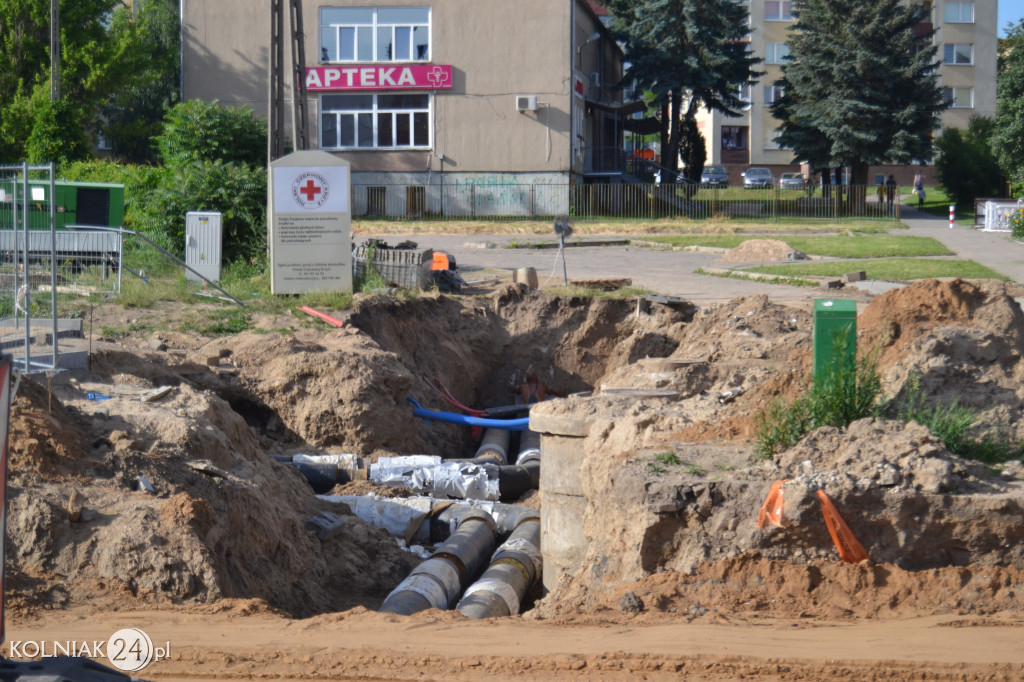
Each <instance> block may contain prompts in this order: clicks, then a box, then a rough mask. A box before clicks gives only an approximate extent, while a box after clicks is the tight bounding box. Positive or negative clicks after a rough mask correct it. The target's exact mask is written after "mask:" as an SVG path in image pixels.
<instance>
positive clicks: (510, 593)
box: [456, 510, 543, 618]
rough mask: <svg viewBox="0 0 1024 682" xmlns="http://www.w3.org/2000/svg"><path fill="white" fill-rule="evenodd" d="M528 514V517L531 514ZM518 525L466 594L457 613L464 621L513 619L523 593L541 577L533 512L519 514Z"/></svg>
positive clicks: (537, 526)
mask: <svg viewBox="0 0 1024 682" xmlns="http://www.w3.org/2000/svg"><path fill="white" fill-rule="evenodd" d="M531 512H532V513H531ZM516 521H517V522H518V525H517V526H516V529H515V530H514V531H513V532H512V535H510V536H509V539H508V540H507V541H506V542H505V543H504V544H503V545H502V546H501V547H499V548H498V551H497V552H495V553H494V556H493V557H492V558H491V563H490V566H488V568H487V570H486V571H484V574H483V575H482V576H480V580H478V581H477V582H475V583H473V584H472V585H470V586H469V588H468V589H467V590H466V593H465V595H464V596H463V597H462V600H461V601H460V602H459V604H458V606H457V607H456V608H458V610H459V613H461V614H462V615H464V616H466V617H467V618H495V617H500V616H509V615H513V616H514V615H516V614H518V613H519V607H520V605H521V603H522V600H523V597H524V596H526V593H527V591H528V590H529V589H530V587H531V586H532V585H533V584H534V583H535V582H536V581H537V579H538V578H539V577H540V575H541V569H542V565H543V564H542V559H541V553H540V517H539V514H538V513H537V512H536V511H534V510H529V511H527V512H520V514H519V515H518V516H517V519H516Z"/></svg>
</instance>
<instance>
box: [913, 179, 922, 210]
mask: <svg viewBox="0 0 1024 682" xmlns="http://www.w3.org/2000/svg"><path fill="white" fill-rule="evenodd" d="M914 194H916V195H917V207H918V208H922V207H923V206H924V175H922V174H921V171H917V175H915V176H914Z"/></svg>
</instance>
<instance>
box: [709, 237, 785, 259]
mask: <svg viewBox="0 0 1024 682" xmlns="http://www.w3.org/2000/svg"><path fill="white" fill-rule="evenodd" d="M794 251H795V249H794V248H793V247H792V246H790V245H789V244H787V243H786V242H784V241H782V240H780V239H748V240H747V241H745V242H743V243H742V244H740V245H739V246H737V247H735V248H732V249H729V250H728V251H726V252H725V255H723V256H722V261H723V262H725V263H763V262H765V261H777V260H786V256H787V254H790V253H793V252H794Z"/></svg>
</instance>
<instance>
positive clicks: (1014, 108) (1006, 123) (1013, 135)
mask: <svg viewBox="0 0 1024 682" xmlns="http://www.w3.org/2000/svg"><path fill="white" fill-rule="evenodd" d="M1006 44H1007V45H1010V46H1012V49H1005V50H1003V55H1002V59H1001V64H1002V69H1001V70H1000V73H999V76H998V79H997V80H996V130H995V132H994V133H993V135H992V149H993V151H994V152H995V155H996V159H997V161H998V163H999V167H1000V168H1001V169H1002V171H1003V173H1005V174H1006V176H1007V177H1008V178H1009V179H1010V180H1011V181H1012V182H1013V183H1014V185H1015V187H1014V196H1021V195H1022V193H1024V187H1021V186H1020V185H1024V20H1022V21H1021V22H1019V23H1018V24H1017V25H1016V26H1014V27H1013V28H1011V29H1010V31H1009V33H1008V34H1007V39H1006Z"/></svg>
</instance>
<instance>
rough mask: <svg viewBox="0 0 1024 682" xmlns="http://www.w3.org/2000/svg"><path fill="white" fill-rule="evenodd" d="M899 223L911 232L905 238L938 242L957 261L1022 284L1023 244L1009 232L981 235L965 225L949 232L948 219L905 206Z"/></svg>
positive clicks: (1023, 274)
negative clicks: (962, 261) (922, 238)
mask: <svg viewBox="0 0 1024 682" xmlns="http://www.w3.org/2000/svg"><path fill="white" fill-rule="evenodd" d="M900 221H901V222H902V223H903V224H905V225H907V227H909V228H910V229H909V230H907V234H911V235H915V236H921V237H932V238H934V239H937V240H938V241H940V242H942V243H943V244H945V245H946V247H947V248H949V249H950V250H951V251H954V252H956V254H957V256H959V257H960V258H962V259H964V260H973V261H975V262H978V263H981V264H982V265H985V266H987V267H990V268H992V269H993V270H995V271H996V272H998V273H999V274H1001V275H1006V276H1007V277H1009V278H1010V279H1012V280H1013V281H1014V282H1017V283H1018V284H1021V283H1024V243H1021V242H1018V241H1015V240H1014V239H1012V238H1011V237H1010V234H1009V233H1008V232H982V231H980V230H975V229H973V228H970V227H966V226H964V225H956V226H955V227H954V228H953V229H949V218H947V217H940V216H935V215H932V214H930V213H925V212H924V211H918V210H917V209H914V208H907V207H906V206H901V207H900Z"/></svg>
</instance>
